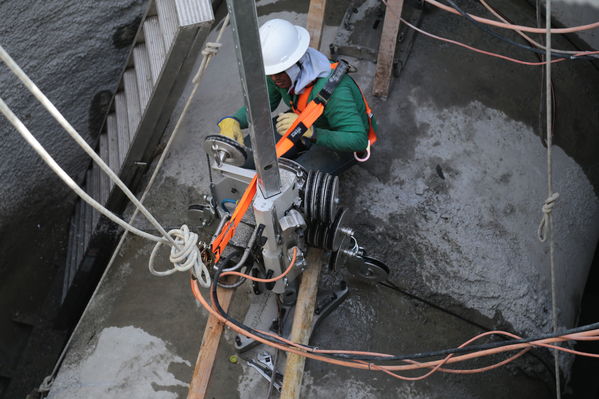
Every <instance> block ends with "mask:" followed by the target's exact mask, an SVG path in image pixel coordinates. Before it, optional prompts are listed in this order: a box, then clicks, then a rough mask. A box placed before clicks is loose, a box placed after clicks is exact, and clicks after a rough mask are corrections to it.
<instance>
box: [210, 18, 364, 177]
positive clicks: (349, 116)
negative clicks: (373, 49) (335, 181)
mask: <svg viewBox="0 0 599 399" xmlns="http://www.w3.org/2000/svg"><path fill="white" fill-rule="evenodd" d="M309 43H310V34H309V33H308V31H307V30H306V29H304V28H302V27H301V26H297V25H293V24H291V23H290V22H288V21H285V20H282V19H272V20H270V21H268V22H266V23H265V24H264V25H262V26H261V27H260V44H261V46H262V58H263V60H264V70H265V73H266V75H267V79H266V81H267V86H268V96H269V100H270V110H271V112H272V111H274V110H275V109H276V108H277V107H278V106H279V103H280V102H281V101H283V102H284V103H285V104H286V105H287V106H289V107H290V111H288V112H285V113H282V114H279V115H278V117H276V118H275V121H274V124H275V130H276V132H275V136H276V140H278V139H279V138H280V137H281V136H282V135H284V134H285V132H286V131H287V130H288V129H289V128H290V127H291V125H292V124H293V122H294V121H295V120H296V118H298V115H299V114H300V113H301V110H302V109H303V106H305V105H306V103H308V102H309V101H311V100H312V99H313V98H314V97H316V96H317V95H318V93H319V92H320V90H321V89H322V88H323V87H324V86H325V84H326V83H327V80H328V77H329V76H330V75H331V73H332V71H333V69H332V65H331V62H330V61H329V60H328V58H327V57H326V56H325V55H324V54H322V53H321V52H319V51H318V50H315V49H313V48H310V47H309ZM306 97H307V99H306ZM367 111H368V112H367ZM218 126H219V128H220V134H222V135H224V136H227V137H229V138H232V139H234V140H236V141H237V142H239V143H240V144H244V136H243V134H242V132H241V129H245V128H247V127H248V118H247V110H246V108H245V107H241V108H240V109H239V110H238V111H237V112H236V113H234V114H233V115H230V116H225V117H223V118H222V119H221V120H220V121H219V122H218ZM375 129H376V123H375V121H374V120H373V118H372V113H371V112H370V109H369V108H368V105H367V103H365V99H364V97H363V96H362V93H361V91H360V88H359V87H358V86H357V84H356V83H355V82H354V80H353V79H352V78H351V77H349V76H347V75H345V76H344V77H343V78H342V80H341V81H340V83H339V85H338V86H337V87H336V89H335V91H334V92H333V95H332V96H331V97H330V99H329V101H328V103H327V104H326V106H325V109H324V113H323V114H322V115H321V116H320V117H319V118H318V120H317V121H316V122H315V123H314V125H312V126H311V127H309V129H308V130H307V131H306V132H305V133H304V135H303V137H302V140H301V141H300V142H299V143H298V144H296V146H295V148H293V149H292V150H290V151H289V152H288V153H287V154H285V157H287V158H291V159H295V160H296V161H297V162H299V163H300V164H301V165H303V166H304V167H305V168H306V169H308V170H321V171H323V172H327V173H332V174H339V173H341V172H343V171H344V170H346V169H347V168H349V167H350V166H351V165H353V164H355V163H356V160H357V159H361V158H360V156H362V157H364V155H365V154H366V152H367V151H368V154H369V153H370V152H369V151H370V143H369V131H370V130H372V132H370V134H371V137H372V135H373V134H374V130H375ZM245 141H246V142H247V141H248V140H247V139H246V140H245ZM371 141H372V140H371ZM248 144H249V143H248ZM360 154H361V155H360Z"/></svg>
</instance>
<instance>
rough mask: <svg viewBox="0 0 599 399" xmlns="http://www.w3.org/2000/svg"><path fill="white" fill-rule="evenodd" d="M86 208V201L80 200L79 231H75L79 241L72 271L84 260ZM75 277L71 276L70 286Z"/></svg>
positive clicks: (78, 204)
mask: <svg viewBox="0 0 599 399" xmlns="http://www.w3.org/2000/svg"><path fill="white" fill-rule="evenodd" d="M85 207H86V203H85V201H83V200H82V199H81V198H80V199H79V202H78V203H77V210H78V211H79V212H78V215H77V229H76V230H75V231H76V232H77V233H76V235H75V236H76V239H77V256H76V258H75V264H74V265H73V268H72V270H77V268H79V264H80V263H81V260H82V259H83V250H84V245H85ZM74 274H75V273H73V276H74ZM73 276H70V280H71V281H70V282H69V285H70V284H71V282H72V281H73Z"/></svg>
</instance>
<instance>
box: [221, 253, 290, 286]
mask: <svg viewBox="0 0 599 399" xmlns="http://www.w3.org/2000/svg"><path fill="white" fill-rule="evenodd" d="M296 257H297V247H293V256H292V257H291V262H290V263H289V266H287V269H286V270H285V271H284V272H283V273H281V274H279V275H278V276H276V277H273V278H258V277H254V276H250V275H249V274H244V273H240V272H235V271H231V272H223V273H221V277H224V276H238V277H244V278H247V279H248V280H252V281H257V282H259V283H274V282H275V281H279V280H280V279H282V278H283V277H285V276H286V275H288V274H289V272H290V271H291V269H293V266H294V265H295V259H296Z"/></svg>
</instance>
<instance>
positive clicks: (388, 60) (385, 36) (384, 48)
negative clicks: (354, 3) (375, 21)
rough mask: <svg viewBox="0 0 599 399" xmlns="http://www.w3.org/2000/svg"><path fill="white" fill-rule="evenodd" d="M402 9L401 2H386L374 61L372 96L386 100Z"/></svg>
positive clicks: (393, 0)
mask: <svg viewBox="0 0 599 399" xmlns="http://www.w3.org/2000/svg"><path fill="white" fill-rule="evenodd" d="M402 9H403V0H387V9H386V11H385V22H384V23H383V32H382V33H381V41H380V43H379V52H378V55H377V61H376V73H375V75H374V84H373V85H372V94H374V95H375V96H378V97H382V98H387V95H388V94H389V87H390V85H391V73H392V72H393V58H394V56H395V46H396V44H397V33H398V32H399V22H400V21H399V18H400V16H401V11H402Z"/></svg>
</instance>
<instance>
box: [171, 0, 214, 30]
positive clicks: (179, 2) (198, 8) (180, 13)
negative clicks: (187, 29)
mask: <svg viewBox="0 0 599 399" xmlns="http://www.w3.org/2000/svg"><path fill="white" fill-rule="evenodd" d="M175 4H176V6H177V17H178V20H179V23H180V24H181V26H183V27H184V26H188V25H194V24H197V23H200V22H205V21H208V20H211V19H213V18H214V15H213V12H212V4H211V2H210V1H198V0H175Z"/></svg>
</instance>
